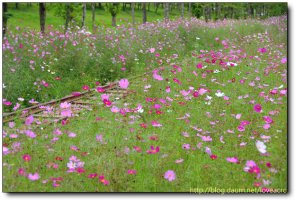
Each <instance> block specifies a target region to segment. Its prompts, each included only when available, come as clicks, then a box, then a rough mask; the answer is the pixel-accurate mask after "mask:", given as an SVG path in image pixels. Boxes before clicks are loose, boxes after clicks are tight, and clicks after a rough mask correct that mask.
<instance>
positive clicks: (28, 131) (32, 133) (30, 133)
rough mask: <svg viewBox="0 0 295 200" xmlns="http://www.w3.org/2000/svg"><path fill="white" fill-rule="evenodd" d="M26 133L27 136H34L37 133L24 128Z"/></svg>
mask: <svg viewBox="0 0 295 200" xmlns="http://www.w3.org/2000/svg"><path fill="white" fill-rule="evenodd" d="M25 133H26V135H27V136H28V137H30V138H35V137H36V136H37V135H36V134H35V133H34V132H33V131H31V130H26V132H25Z"/></svg>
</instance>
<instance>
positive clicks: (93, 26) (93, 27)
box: [91, 3, 95, 32]
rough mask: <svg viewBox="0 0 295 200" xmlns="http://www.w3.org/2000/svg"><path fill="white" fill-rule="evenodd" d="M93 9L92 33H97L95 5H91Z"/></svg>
mask: <svg viewBox="0 0 295 200" xmlns="http://www.w3.org/2000/svg"><path fill="white" fill-rule="evenodd" d="M91 8H92V32H94V31H95V3H91Z"/></svg>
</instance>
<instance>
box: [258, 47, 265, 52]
mask: <svg viewBox="0 0 295 200" xmlns="http://www.w3.org/2000/svg"><path fill="white" fill-rule="evenodd" d="M258 51H259V52H260V53H265V52H266V51H267V49H266V48H259V49H258Z"/></svg>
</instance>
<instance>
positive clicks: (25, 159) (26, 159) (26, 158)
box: [23, 154, 32, 162]
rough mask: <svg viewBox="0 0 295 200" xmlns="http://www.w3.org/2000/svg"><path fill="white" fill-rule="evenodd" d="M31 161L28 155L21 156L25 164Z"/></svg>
mask: <svg viewBox="0 0 295 200" xmlns="http://www.w3.org/2000/svg"><path fill="white" fill-rule="evenodd" d="M31 159H32V157H31V156H30V155H29V154H25V155H23V160H24V161H26V162H29V161H30V160H31Z"/></svg>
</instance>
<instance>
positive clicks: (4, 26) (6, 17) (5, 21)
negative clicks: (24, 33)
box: [2, 3, 8, 37]
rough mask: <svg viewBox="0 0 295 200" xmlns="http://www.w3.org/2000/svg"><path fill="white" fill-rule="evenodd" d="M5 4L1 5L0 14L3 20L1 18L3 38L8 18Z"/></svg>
mask: <svg viewBox="0 0 295 200" xmlns="http://www.w3.org/2000/svg"><path fill="white" fill-rule="evenodd" d="M7 10H8V9H7V3H3V7H2V13H3V18H2V23H3V29H2V37H4V35H5V32H6V29H7V20H8V16H7Z"/></svg>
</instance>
